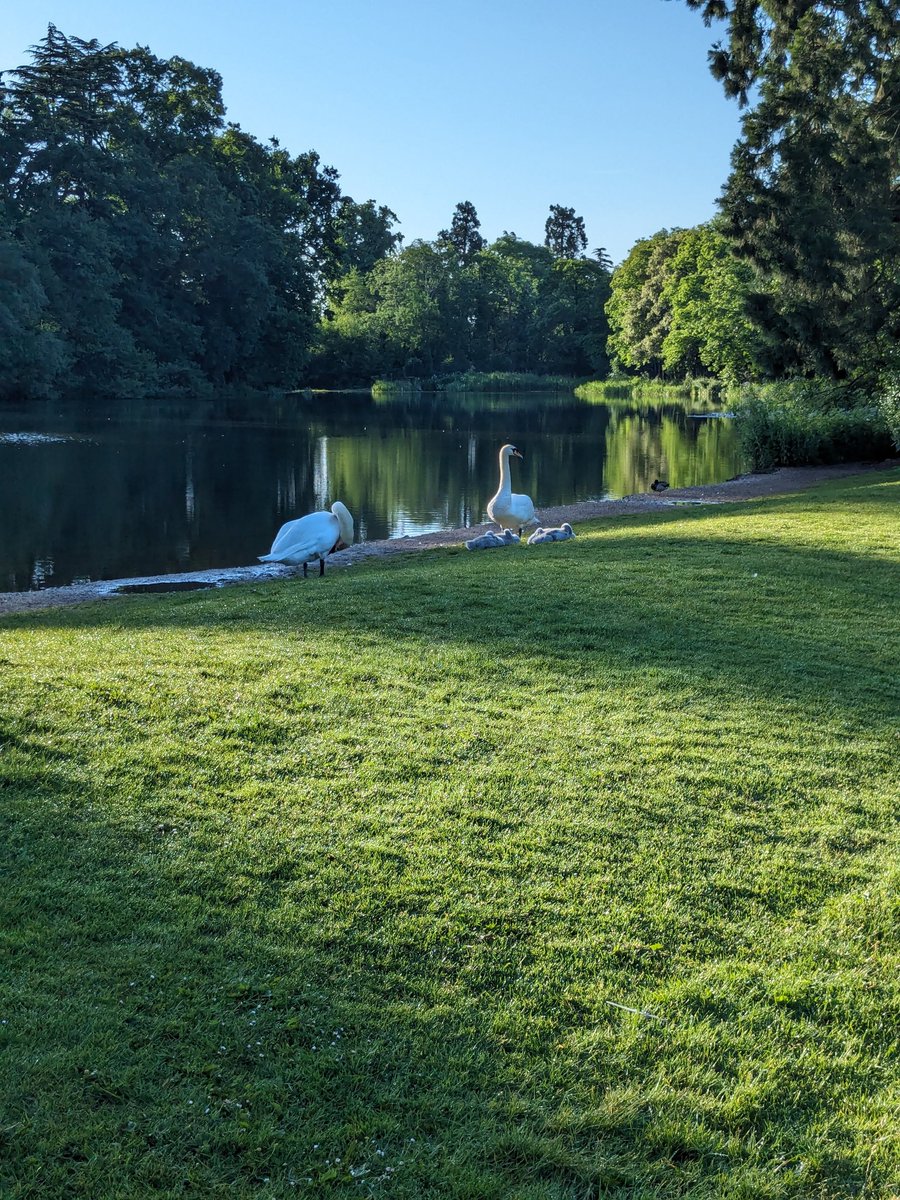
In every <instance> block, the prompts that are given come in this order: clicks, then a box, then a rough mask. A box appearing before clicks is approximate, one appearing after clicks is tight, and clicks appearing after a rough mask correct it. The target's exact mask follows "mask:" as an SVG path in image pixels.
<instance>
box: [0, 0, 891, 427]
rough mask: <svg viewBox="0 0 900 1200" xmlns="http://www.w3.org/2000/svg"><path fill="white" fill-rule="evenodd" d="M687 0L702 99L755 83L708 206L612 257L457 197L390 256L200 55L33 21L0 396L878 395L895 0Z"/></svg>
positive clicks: (9, 155) (5, 246)
mask: <svg viewBox="0 0 900 1200" xmlns="http://www.w3.org/2000/svg"><path fill="white" fill-rule="evenodd" d="M687 2H688V4H689V6H690V7H692V8H698V9H701V10H702V11H703V13H704V15H705V16H706V17H707V18H708V19H709V20H710V21H715V20H721V21H726V24H727V31H728V39H730V40H726V43H725V45H726V46H727V48H728V52H727V53H725V51H724V50H723V51H722V54H723V55H724V57H722V56H720V57H719V58H716V59H715V61H713V62H712V65H713V71H714V74H716V75H717V77H719V78H721V79H722V81H723V84H724V86H725V88H726V91H727V92H728V94H729V95H733V96H735V97H736V98H737V99H738V100H739V101H740V102H742V103H746V102H747V97H748V94H749V91H750V88H751V87H752V86H753V85H754V84H760V85H764V86H761V87H760V90H759V99H758V101H757V103H756V107H754V108H753V109H751V110H750V111H748V113H747V115H746V117H745V119H744V125H743V137H742V139H741V141H739V142H738V144H737V146H736V147H735V150H734V154H733V158H732V174H731V177H730V179H729V181H728V182H727V184H726V188H725V191H724V193H723V197H722V201H721V210H722V211H721V215H720V216H719V217H718V218H717V219H716V220H715V221H713V222H710V223H708V224H705V225H701V226H698V227H696V228H694V229H687V230H685V229H675V230H662V231H660V232H658V233H656V234H654V235H653V236H651V237H647V238H644V239H641V240H640V241H639V242H637V244H636V245H635V246H634V247H633V248H632V250H631V251H630V252H629V254H628V256H627V257H626V259H625V260H624V262H622V263H621V264H620V265H619V266H618V267H617V268H616V269H615V270H613V264H612V262H611V260H610V258H609V256H608V255H607V253H606V251H605V250H603V249H597V250H594V251H593V252H592V253H590V254H588V252H587V245H588V242H587V235H586V233H585V229H584V222H583V220H582V218H581V217H579V216H578V215H577V214H576V213H575V212H574V210H573V209H571V208H566V207H564V206H562V205H553V206H551V209H550V214H549V216H548V218H547V222H546V225H545V237H544V242H543V244H540V245H539V244H536V243H534V242H530V241H527V240H525V239H523V238H520V237H518V236H516V234H514V233H509V232H507V233H504V234H503V235H502V236H501V237H499V238H498V239H496V240H495V241H494V242H492V243H491V244H490V245H488V244H487V243H486V242H485V239H484V238H483V237H482V236H481V234H480V232H479V230H480V222H479V219H478V214H477V212H476V210H475V207H474V205H473V204H471V203H470V202H469V201H464V202H461V203H459V204H457V205H456V209H455V211H454V213H453V214H452V219H451V222H450V225H449V228H448V229H444V230H441V231H440V233H438V235H437V236H436V237H435V239H434V240H433V241H415V242H413V243H412V244H411V245H409V246H403V244H402V243H403V239H402V237H401V235H400V233H399V232H398V231H397V228H396V226H397V222H398V218H397V216H396V214H395V213H393V212H392V211H391V209H389V208H387V207H386V206H384V205H380V204H378V203H376V201H374V200H371V199H370V200H366V201H364V202H362V203H359V202H357V201H355V200H353V199H352V197H349V196H345V195H344V194H343V193H342V191H341V188H340V185H339V176H338V174H337V172H336V171H335V170H334V168H332V167H328V166H323V165H322V164H321V162H320V160H319V156H318V155H317V154H316V153H315V151H312V150H310V151H307V152H306V153H302V154H299V155H296V156H292V155H291V154H290V153H288V152H287V151H286V150H285V149H283V148H282V147H281V146H280V145H279V144H278V142H277V141H276V140H274V139H273V140H271V141H270V142H268V143H265V144H264V143H261V142H259V141H257V140H256V139H255V138H254V137H252V136H251V135H249V134H247V133H245V132H244V131H243V130H241V129H240V127H239V126H237V125H233V124H226V122H225V119H224V105H223V103H222V95H221V79H220V77H219V75H218V74H217V73H216V72H215V71H212V70H208V69H205V68H202V67H198V66H195V65H194V64H192V63H189V62H187V61H185V60H184V59H181V58H177V57H176V58H172V59H168V60H161V59H158V58H155V57H154V56H153V55H152V54H151V53H150V51H149V50H147V49H146V48H141V47H138V48H136V49H134V50H122V49H120V48H119V47H118V46H116V45H114V44H113V45H109V46H102V45H100V44H99V43H98V42H96V41H91V42H85V41H82V40H80V39H78V38H73V37H67V36H65V35H64V34H62V33H60V32H59V30H57V29H56V28H54V27H53V26H52V25H51V26H50V27H49V29H48V32H47V36H46V38H45V39H44V40H43V41H42V42H41V43H40V44H39V45H38V46H36V47H34V48H33V49H32V52H31V59H30V61H29V62H28V63H27V64H26V65H24V66H21V67H19V68H17V69H15V70H12V71H8V72H6V74H5V78H4V79H3V84H2V87H0V93H2V95H0V397H3V396H15V397H18V398H23V399H29V398H35V397H41V396H46V395H58V394H89V395H106V396H129V395H140V394H148V393H152V394H157V395H159V394H166V393H177V394H182V395H202V394H204V393H209V392H212V391H217V390H221V389H252V390H259V389H272V388H277V389H290V388H298V387H305V386H320V387H335V386H347V385H359V384H364V385H369V384H371V383H372V381H373V380H375V379H386V380H394V381H398V382H400V383H405V382H407V381H411V382H412V383H413V384H414V385H415V384H416V382H417V381H421V380H428V381H431V385H434V381H435V380H437V381H438V383H439V382H440V380H442V379H443V378H445V377H452V379H454V380H456V379H458V378H463V381H464V382H463V384H462V385H456V384H454V385H452V386H468V384H469V382H470V381H471V380H473V379H475V378H477V377H479V376H485V377H487V376H491V377H493V376H496V374H497V373H498V372H510V373H512V372H518V373H528V374H530V375H532V376H542V377H546V376H561V377H566V378H576V379H588V378H593V379H604V378H607V377H611V378H613V379H624V378H629V377H635V376H640V377H643V378H648V379H667V380H682V379H686V378H692V377H693V378H696V377H698V376H714V377H716V378H718V379H720V380H723V381H726V382H745V381H751V380H754V381H760V380H773V379H775V380H777V379H784V378H790V377H798V376H799V377H817V378H819V379H824V380H839V381H843V382H844V383H845V384H847V385H848V386H849V388H850V389H851V391H852V390H854V389H855V390H856V391H860V390H869V391H873V390H874V391H878V390H879V389H880V391H881V393H882V394H883V395H885V396H887V395H888V393H889V392H890V394H891V395H893V396H896V394H897V384H896V380H897V378H898V366H900V352H898V344H900V266H898V264H900V192H898V184H897V181H898V179H900V160H898V133H897V130H898V128H900V126H898V120H897V117H898V104H897V95H898V94H900V77H897V70H898V68H897V59H896V55H895V54H894V53H893V50H894V47H895V46H896V37H895V34H900V21H898V18H897V16H896V13H895V14H894V15H891V14H890V13H888V12H887V10H885V11H883V12H882V11H881V10H879V13H880V15H878V14H875V15H873V14H872V13H869V12H868V10H867V11H866V13H862V12H861V11H859V12H858V11H857V8H858V6H857V7H854V6H852V5H849V4H836V5H835V4H829V5H826V4H820V3H814V4H811V5H804V6H801V8H802V12H798V13H794V14H793V15H792V14H791V13H788V12H786V11H785V12H783V13H782V11H781V7H779V6H776V8H777V9H778V12H777V13H776V14H775V15H774V16H773V15H772V13H770V12H769V11H768V9H766V10H765V11H764V10H763V8H761V6H760V5H759V4H757V3H750V4H743V5H738V6H731V5H730V4H728V3H723V4H719V5H704V4H703V3H701V0H687ZM782 7H783V6H782ZM876 17H877V19H876ZM850 34H852V35H853V36H852V38H851V37H850ZM757 35H759V36H757ZM764 35H765V36H764ZM767 39H768V40H767ZM779 47H781V49H779ZM785 48H786V50H785ZM711 61H712V60H711ZM804 72H805V73H804ZM888 76H890V78H888ZM810 81H812V82H810ZM811 131H812V132H811ZM448 385H449V380H448ZM829 403H830V400H829ZM892 403H894V407H895V408H896V403H895V402H893V401H892Z"/></svg>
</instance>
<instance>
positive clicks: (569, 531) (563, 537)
mask: <svg viewBox="0 0 900 1200" xmlns="http://www.w3.org/2000/svg"><path fill="white" fill-rule="evenodd" d="M574 536H575V530H574V529H573V528H572V526H571V525H570V524H569V522H568V521H565V522H564V523H563V524H562V525H560V526H559V527H558V528H556V529H543V528H542V527H540V526H539V527H538V528H537V529H536V530H535V531H534V533H533V534H532V535H531V537H530V538H529V539H528V545H529V546H537V545H539V544H540V543H541V542H565V541H567V540H568V539H569V538H573V537H574Z"/></svg>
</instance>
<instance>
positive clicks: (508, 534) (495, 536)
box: [466, 529, 521, 550]
mask: <svg viewBox="0 0 900 1200" xmlns="http://www.w3.org/2000/svg"><path fill="white" fill-rule="evenodd" d="M519 541H521V538H520V537H519V535H518V534H517V533H513V531H512V530H511V529H504V530H503V535H502V536H501V535H500V534H499V533H494V531H493V529H489V530H488V531H487V533H483V534H482V535H481V537H475V538H470V539H469V540H468V541H467V542H466V549H467V550H493V549H495V548H496V547H497V546H512V545H515V543H516V542H519Z"/></svg>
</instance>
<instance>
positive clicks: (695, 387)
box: [575, 379, 730, 404]
mask: <svg viewBox="0 0 900 1200" xmlns="http://www.w3.org/2000/svg"><path fill="white" fill-rule="evenodd" d="M729 394H730V391H729V388H728V386H727V385H726V384H724V383H723V382H722V381H721V380H719V379H684V380H681V381H680V382H677V383H676V382H672V383H666V382H664V381H663V380H661V379H592V380H590V381H589V382H588V383H582V384H580V385H579V386H578V387H577V388H576V389H575V395H576V396H578V398H579V399H580V400H589V401H593V402H594V403H599V404H607V403H609V401H611V400H631V399H633V398H634V397H636V396H637V397H641V398H644V399H648V400H652V399H659V400H662V401H678V402H679V403H681V402H684V401H685V400H699V401H704V402H706V403H714V404H718V403H719V402H720V401H722V400H724V399H726V398H727V396H728V395H729Z"/></svg>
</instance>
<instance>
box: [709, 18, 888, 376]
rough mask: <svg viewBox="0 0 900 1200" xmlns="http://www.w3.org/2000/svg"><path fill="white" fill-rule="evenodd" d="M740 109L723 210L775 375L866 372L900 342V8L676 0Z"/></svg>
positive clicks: (875, 367)
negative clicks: (748, 272)
mask: <svg viewBox="0 0 900 1200" xmlns="http://www.w3.org/2000/svg"><path fill="white" fill-rule="evenodd" d="M686 2H687V4H688V6H689V7H690V8H692V9H696V10H698V11H700V12H701V13H702V15H703V17H704V20H705V21H706V23H707V24H713V23H724V26H725V36H724V38H723V39H722V40H721V41H720V42H718V43H717V44H716V45H715V46H714V47H713V49H712V50H711V52H710V65H711V69H712V72H713V74H714V75H715V77H716V78H717V79H719V80H721V82H722V84H723V86H724V88H725V91H726V93H727V94H728V95H729V96H733V97H735V98H737V100H738V101H739V103H741V104H742V105H744V106H747V105H750V107H749V110H748V112H747V114H746V116H745V117H744V120H743V125H742V137H741V139H740V141H739V142H738V144H737V146H736V147H735V149H734V153H733V156H732V173H731V177H730V179H729V180H728V183H727V185H726V187H725V191H724V195H723V199H722V209H723V213H724V216H725V219H726V225H725V229H726V233H727V235H728V236H729V237H730V239H731V240H732V242H733V244H734V245H735V248H736V250H737V252H738V253H739V254H740V255H742V256H743V257H744V258H746V259H747V260H748V261H749V262H750V263H751V264H752V265H753V266H754V268H755V269H756V272H757V275H758V278H759V280H760V281H761V284H762V286H760V287H758V288H757V289H755V290H754V292H753V293H752V294H751V296H750V298H749V304H750V312H751V314H752V316H753V319H754V321H755V322H756V323H757V324H758V325H759V326H760V327H761V328H762V329H763V330H765V331H766V333H767V335H768V336H767V338H766V347H767V359H766V367H767V369H768V371H769V372H770V373H771V374H775V375H778V374H783V373H785V372H791V371H794V372H803V373H808V374H812V373H817V374H823V375H828V376H832V377H839V378H840V377H848V376H853V375H862V376H863V377H867V376H869V377H871V376H872V375H873V374H875V373H877V372H878V371H880V370H882V369H883V368H884V367H885V365H887V364H889V363H890V362H891V360H892V358H893V356H894V355H895V354H896V346H897V341H898V337H900V55H898V54H897V47H898V45H900V7H898V5H897V4H896V2H895V0H843V2H839V3H835V2H831V3H823V2H816V0H767V2H766V3H761V2H753V0H686Z"/></svg>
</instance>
